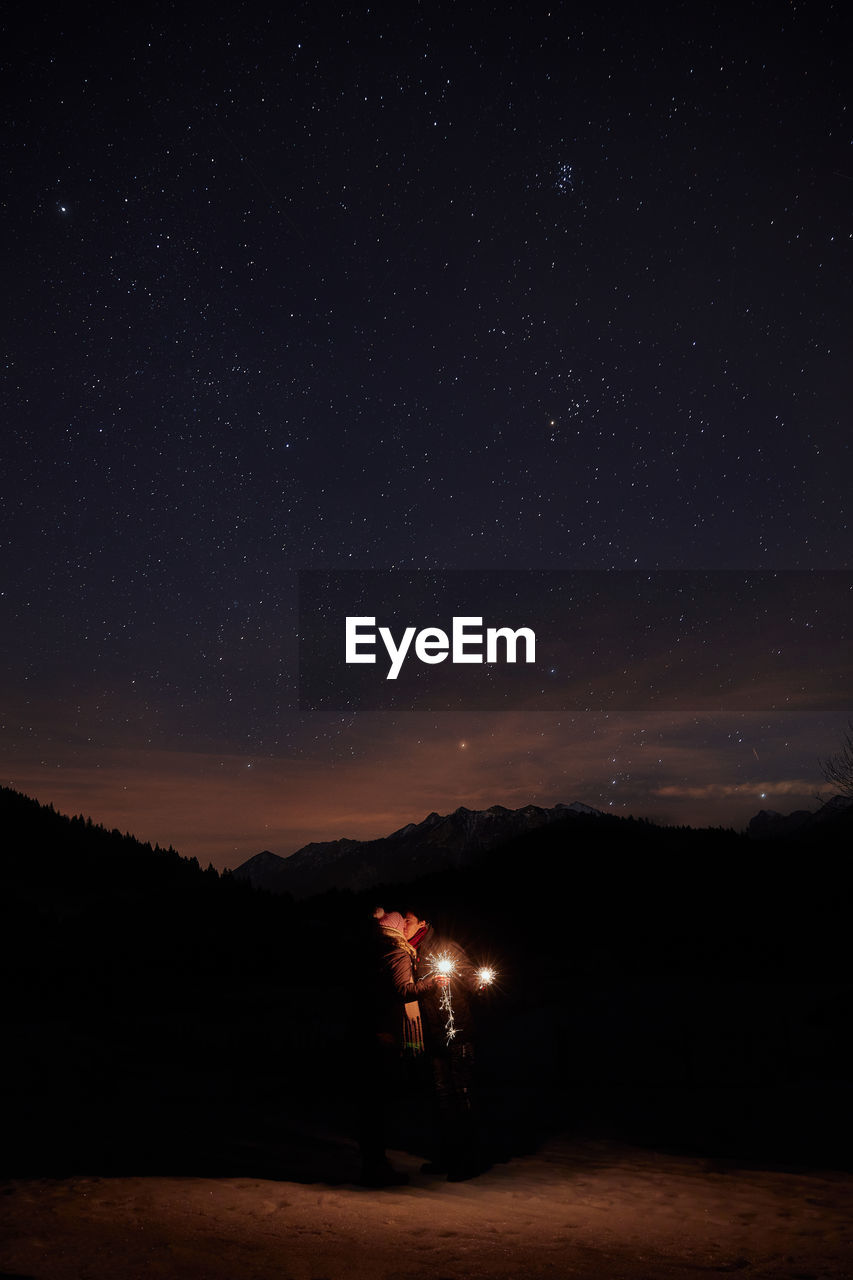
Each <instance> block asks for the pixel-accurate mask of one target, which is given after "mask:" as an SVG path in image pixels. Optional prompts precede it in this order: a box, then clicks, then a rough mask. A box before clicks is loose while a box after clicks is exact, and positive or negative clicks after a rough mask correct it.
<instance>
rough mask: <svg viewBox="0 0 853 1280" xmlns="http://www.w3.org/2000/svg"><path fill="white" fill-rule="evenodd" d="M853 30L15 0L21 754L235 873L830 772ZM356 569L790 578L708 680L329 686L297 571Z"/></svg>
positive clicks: (11, 640)
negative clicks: (603, 689) (610, 699)
mask: <svg viewBox="0 0 853 1280" xmlns="http://www.w3.org/2000/svg"><path fill="white" fill-rule="evenodd" d="M845 18H846V10H845V8H844V7H843V6H841V5H832V4H819V5H804V4H796V3H794V4H791V3H787V4H781V3H776V4H751V5H749V4H746V5H743V6H740V7H738V8H737V9H736V8H735V7H734V6H716V5H706V6H694V5H670V6H667V5H658V6H652V7H651V8H649V7H648V6H634V5H632V6H627V5H626V6H624V7H623V6H618V5H609V6H607V5H605V6H592V5H589V6H583V5H578V6H570V5H561V4H554V5H551V6H545V5H541V4H536V3H533V4H526V5H504V6H492V7H481V6H474V5H465V4H455V5H447V4H438V3H436V4H430V5H427V4H402V5H395V6H388V7H385V6H382V5H379V6H370V7H366V6H354V7H348V8H346V9H339V8H338V7H336V6H333V5H330V4H322V3H314V4H311V5H308V4H294V5H288V6H282V7H281V11H279V9H278V8H277V7H274V6H256V5H249V4H243V5H240V4H234V5H231V6H217V5H213V6H207V7H206V8H204V9H203V10H202V9H197V10H196V9H194V8H193V7H191V6H180V5H178V6H172V5H163V4H160V5H148V6H144V7H143V8H142V9H141V10H134V11H132V12H123V11H122V10H121V8H120V7H117V6H111V7H109V8H103V9H101V8H99V7H93V6H86V5H83V6H80V7H75V8H73V9H66V10H65V11H64V12H63V13H61V14H57V13H55V12H49V11H44V10H38V9H36V8H35V7H34V8H33V9H32V13H31V16H29V17H28V16H27V10H26V9H21V10H20V11H19V13H18V15H17V16H16V18H15V19H14V20H13V22H14V25H12V26H7V28H6V29H5V31H4V33H3V39H2V60H3V68H2V85H3V90H2V91H3V95H4V98H5V100H6V102H5V111H4V118H5V120H6V127H5V129H4V131H3V140H2V160H3V165H2V167H3V174H4V177H5V182H4V189H5V190H4V195H3V199H2V205H0V208H2V218H3V243H4V249H5V253H4V259H5V263H4V293H5V298H6V302H7V306H6V308H4V312H5V315H6V322H5V332H4V339H3V343H4V345H3V353H4V366H5V378H4V389H3V422H4V428H3V436H2V440H3V444H2V459H3V460H2V472H0V474H2V515H0V521H2V523H1V524H0V529H2V561H0V563H2V583H1V584H0V587H2V601H0V604H2V617H0V635H2V655H3V660H2V688H0V695H2V702H0V753H2V761H3V766H2V780H3V782H4V783H5V784H6V785H10V786H14V787H17V788H18V789H20V790H23V791H25V792H27V793H28V794H30V795H34V796H36V797H38V799H40V800H42V801H43V802H45V803H47V802H53V803H54V804H55V805H56V807H57V808H60V809H62V810H64V811H66V812H83V813H86V814H90V815H91V816H92V817H93V818H94V819H95V821H100V822H104V823H105V824H106V825H107V826H118V827H120V828H121V829H122V830H131V831H132V832H133V833H134V834H136V835H137V836H139V837H140V838H141V839H149V840H152V841H155V840H156V841H159V842H160V843H161V844H170V843H171V844H173V845H175V847H177V848H178V849H179V850H180V851H181V852H183V853H186V854H195V855H197V856H198V857H199V859H200V860H201V861H203V862H204V863H205V864H206V863H207V861H209V860H212V861H213V862H214V864H215V865H217V866H219V867H223V866H226V865H230V866H235V865H237V864H238V863H239V862H241V861H243V860H244V859H245V858H247V857H249V856H251V855H252V854H253V853H256V852H258V851H259V850H260V849H262V848H270V849H272V850H273V851H274V852H277V853H281V854H286V853H289V852H291V851H292V850H293V849H295V848H297V847H299V846H300V845H301V844H303V843H304V842H306V841H308V840H311V839H328V838H334V837H337V836H344V835H346V836H364V837H367V836H375V835H382V834H386V833H387V832H388V831H390V830H392V829H394V828H396V827H398V826H400V825H402V824H403V823H405V822H408V821H419V820H420V819H422V818H423V817H424V816H425V815H426V814H427V813H428V812H430V811H431V810H433V809H436V810H438V811H439V812H447V811H449V810H451V809H454V808H456V807H457V806H458V805H460V804H465V805H468V806H469V807H472V808H480V807H486V806H488V805H491V804H495V803H500V804H506V805H510V806H517V805H521V804H526V803H529V802H533V803H537V804H554V803H556V802H558V801H562V802H564V803H569V802H571V801H573V800H580V801H583V802H585V803H588V804H592V805H598V806H600V807H602V808H608V809H609V810H610V811H612V812H617V813H633V814H635V815H638V816H640V815H643V816H651V817H655V818H658V819H661V820H664V821H669V822H686V821H690V822H694V823H708V822H711V823H714V824H718V823H720V824H733V825H743V823H744V822H745V821H746V820H747V819H748V818H749V816H750V815H751V814H753V813H754V812H756V811H757V810H758V809H760V808H762V807H765V808H775V809H780V810H782V811H785V812H787V811H789V810H791V809H794V808H797V807H809V806H810V807H814V793H815V792H816V791H818V790H819V789H820V788H821V785H822V784H821V775H820V769H819V767H818V758H819V757H821V756H825V755H827V754H828V753H829V752H831V751H833V750H835V749H836V748H837V747H838V746H839V744H840V737H841V734H842V732H843V731H844V729H845V727H846V724H847V721H848V720H849V719H850V717H851V714H853V699H851V687H853V685H851V678H850V677H851V665H853V664H851V645H850V643H849V638H850V615H851V581H853V579H851V574H850V572H849V571H850V569H851V534H850V528H849V521H848V495H849V490H850V470H851V469H850V460H851V459H850V431H849V409H848V406H849V404H850V403H851V398H853V397H851V390H853V389H851V378H850V368H851V360H850V351H851V345H850V338H851V332H850V329H851V325H850V311H851V309H850V266H851V234H853V227H851V202H852V201H853V151H852V150H851V142H853V132H852V130H853V119H851V112H850V110H849V109H848V102H847V100H846V98H845V94H846V91H847V89H848V82H849V58H848V56H847V52H846V32H845V25H844V24H845ZM349 568H353V569H361V570H365V569H369V570H383V571H384V570H391V569H395V570H406V571H415V570H463V569H464V570H498V569H501V570H516V571H520V570H561V571H565V570H595V571H598V572H597V573H596V574H595V575H594V576H593V577H591V579H590V581H592V582H594V583H595V584H596V585H595V591H596V592H597V593H598V595H599V596H601V595H602V594H605V595H606V593H607V587H606V585H604V586H603V585H602V583H603V582H605V581H606V575H604V573H603V572H602V571H620V570H621V571H624V570H632V571H636V570H644V571H649V572H650V573H654V572H655V571H662V570H667V571H671V570H679V571H686V572H696V573H699V572H700V571H708V570H713V571H717V570H726V571H730V572H731V574H732V581H733V583H743V581H744V575H745V574H748V573H753V572H757V571H762V572H766V571H777V572H779V573H780V575H781V576H780V578H779V592H780V593H784V592H788V593H789V595H790V608H789V609H787V608H786V609H784V610H782V611H781V613H780V612H779V610H778V609H775V610H773V611H772V613H771V614H770V615H768V621H767V625H762V617H761V616H759V617H755V616H749V617H748V618H747V617H744V616H743V608H744V607H743V603H742V592H740V593H739V591H734V593H733V599H737V600H738V601H739V602H740V603H739V604H738V606H737V607H736V608H735V607H733V608H732V610H731V611H730V613H729V615H728V618H727V619H726V621H725V623H724V624H720V626H718V627H717V628H716V629H715V631H714V633H713V634H709V635H706V636H705V637H703V641H704V642H705V643H706V644H707V645H708V659H709V663H710V664H711V666H713V663H714V662H715V661H716V662H721V661H724V662H725V664H726V668H727V679H726V680H725V681H721V682H720V684H719V687H718V688H717V690H716V692H715V691H714V689H710V690H709V688H708V687H707V685H703V687H702V689H701V690H699V689H696V690H694V691H693V696H691V687H690V684H689V682H687V683H684V684H683V685H682V686H679V689H678V696H677V697H676V698H670V699H669V700H665V701H663V702H661V701H660V700H655V699H650V701H649V704H648V705H643V700H642V698H640V699H635V700H634V701H633V703H632V705H631V706H630V707H628V706H625V707H621V708H614V707H609V706H607V707H606V706H604V705H597V704H596V703H595V701H594V700H592V701H590V703H589V705H585V706H580V707H573V708H570V709H553V708H551V709H548V710H543V709H536V708H531V707H529V706H527V705H524V704H522V703H519V705H517V706H514V705H511V704H508V705H506V706H504V707H502V708H500V709H495V708H491V709H489V710H477V709H475V710H471V709H470V708H468V709H465V708H462V707H460V708H459V709H457V710H446V711H439V712H429V713H426V712H422V711H418V712H414V711H408V710H406V709H405V708H402V709H401V708H398V709H396V710H394V711H387V710H385V711H383V710H381V709H375V710H372V711H364V710H360V709H358V708H355V707H352V706H347V705H342V706H341V707H340V708H337V709H335V710H332V711H302V712H300V711H299V710H298V709H297V703H296V688H297V680H296V674H297V673H296V666H297V664H296V655H297V644H298V633H299V621H298V615H297V598H296V575H297V572H298V571H299V570H306V569H334V570H337V569H349ZM788 570H800V571H817V570H820V571H833V572H832V573H831V574H830V573H829V572H825V573H823V574H822V575H821V576H820V578H819V590H814V591H812V590H809V589H808V588H807V587H805V588H804V587H803V586H802V582H803V579H804V578H806V577H808V575H802V576H801V577H800V578H793V577H790V576H785V574H784V573H782V571H788ZM798 584H799V585H798ZM777 595H778V593H777ZM804 602H805V603H804ZM508 612H511V610H508ZM828 615H831V617H832V624H831V626H829V627H828V628H827V627H826V625H825V624H826V618H827V616H828ZM780 618H782V621H781V622H780V621H779V619H780ZM510 620H511V621H513V623H514V625H522V624H523V622H524V619H523V618H513V619H509V618H502V619H499V621H500V622H507V621H510ZM405 621H407V622H408V621H415V620H414V619H411V620H410V619H406V620H405ZM432 621H433V619H431V618H427V619H424V620H423V625H426V624H427V623H429V622H432ZM770 622H772V626H771V625H770ZM741 623H742V624H743V625H740V624H741ZM644 628H645V631H646V643H645V647H644V658H643V666H642V670H638V673H637V679H638V681H639V682H640V683H639V687H640V688H642V687H644V685H643V683H642V682H643V681H648V683H649V687H650V688H653V687H655V680H656V678H657V677H659V676H660V670H664V669H669V668H670V667H671V666H672V662H673V657H672V655H673V647H672V643H671V637H670V636H669V633H667V640H666V643H665V644H664V643H661V647H660V652H659V654H658V655H657V659H658V666H659V668H660V669H659V670H658V671H657V677H656V673H655V671H654V668H655V665H656V655H655V650H654V645H653V644H652V643H650V642H649V639H648V637H649V636H652V637H653V635H654V618H649V617H646V618H645V619H644ZM806 630H808V631H809V632H811V633H813V634H817V635H820V636H825V637H826V639H825V643H824V644H823V647H822V648H821V649H820V652H819V657H818V659H817V660H815V659H814V654H813V652H811V651H810V653H811V657H810V659H809V666H808V668H805V667H798V665H797V661H796V660H795V658H796V655H797V654H798V653H799V648H798V646H799V643H800V640H801V638H802V633H803V632H804V631H806ZM744 636H746V637H747V639H746V640H744V639H743V637H744ZM695 639H696V636H695V634H694V635H693V636H692V640H694V641H695ZM791 654H794V655H795V658H792V657H791V656H790V655H791ZM584 659H585V661H586V662H587V663H590V662H593V664H594V659H595V654H594V653H587V654H585V655H584ZM733 671H734V675H733V674H732V673H733ZM733 689H736V693H737V696H733V695H732V690H733ZM823 790H824V794H828V793H827V791H826V788H825V787H823Z"/></svg>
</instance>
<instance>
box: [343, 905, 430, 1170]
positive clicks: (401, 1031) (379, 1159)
mask: <svg viewBox="0 0 853 1280" xmlns="http://www.w3.org/2000/svg"><path fill="white" fill-rule="evenodd" d="M373 928H374V930H375V933H374V935H373V937H374V945H373V948H372V958H370V959H369V960H368V970H367V972H365V974H364V991H363V995H364V997H365V1007H364V1016H365V1024H364V1035H363V1037H362V1054H361V1068H362V1071H361V1084H360V1093H361V1106H360V1112H361V1114H360V1133H359V1147H360V1149H361V1158H362V1167H363V1172H362V1181H363V1182H364V1183H366V1184H367V1185H369V1186H374V1187H382V1186H395V1185H399V1183H401V1182H404V1181H406V1178H405V1176H404V1175H401V1174H398V1173H397V1172H396V1171H395V1169H394V1168H393V1166H392V1165H391V1164H390V1162H389V1160H388V1158H387V1156H386V1154H385V1109H386V1104H387V1102H388V1099H389V1097H390V1096H392V1095H393V1094H394V1093H395V1092H396V1091H397V1090H398V1089H399V1087H400V1084H401V1081H402V1077H401V1071H402V1060H403V1059H404V1058H407V1057H408V1058H413V1057H420V1056H422V1055H423V1052H424V1043H423V1032H422V1028H421V1021H420V1011H419V1008H418V1005H417V999H418V996H419V995H421V994H422V993H424V992H426V991H430V990H432V988H433V987H434V986H436V985H437V984H438V985H440V980H437V979H436V977H435V975H433V974H428V975H426V976H425V977H422V978H417V979H416V977H415V964H416V962H417V951H416V950H415V948H414V947H413V946H412V945H411V943H410V942H409V941H408V939H407V936H406V933H407V925H406V920H405V918H404V916H403V915H402V913H401V912H399V911H386V912H384V913H383V915H381V916H378V917H375V918H374V922H373Z"/></svg>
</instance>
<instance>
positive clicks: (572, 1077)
mask: <svg viewBox="0 0 853 1280" xmlns="http://www.w3.org/2000/svg"><path fill="white" fill-rule="evenodd" d="M824 825H825V824H824ZM846 830H847V828H846V827H845V826H844V825H843V824H841V825H839V828H838V836H837V841H833V840H830V839H829V838H828V837H827V834H826V830H825V829H824V830H822V831H821V833H820V838H819V839H818V838H817V837H816V838H815V840H814V841H813V842H811V843H808V842H807V841H806V840H805V839H804V838H802V839H799V840H798V841H796V842H794V843H792V842H785V841H779V840H774V839H773V838H767V839H765V840H762V841H760V842H755V841H751V840H750V839H749V838H748V837H747V836H746V835H741V834H737V833H735V832H732V831H725V830H709V829H704V830H691V829H689V828H680V829H675V828H669V829H666V828H659V827H656V826H653V825H652V824H650V823H646V822H642V821H634V820H632V819H621V818H610V817H605V818H601V817H595V816H590V815H583V814H580V815H577V814H575V815H573V816H572V817H570V818H568V817H567V818H566V819H564V820H558V821H554V822H551V823H549V824H547V825H546V826H544V827H541V828H539V829H537V830H533V831H529V832H526V833H525V834H524V835H522V836H520V837H518V838H516V839H515V840H512V841H509V842H507V843H505V844H502V845H500V846H498V847H495V848H493V849H490V850H488V851H487V852H484V853H483V854H482V855H481V856H480V857H478V858H476V859H475V860H473V861H472V862H470V863H469V864H467V865H465V866H461V867H458V868H454V869H444V870H442V871H438V872H435V873H432V874H430V875H428V876H424V877H421V878H419V879H417V880H415V881H412V882H409V883H406V884H403V885H399V884H393V883H388V884H384V885H374V886H371V888H370V889H368V890H365V891H363V892H361V893H354V892H352V891H340V890H331V891H328V892H326V893H324V894H321V895H317V896H315V897H312V898H309V899H306V900H305V901H302V902H296V901H294V900H293V899H291V898H289V897H288V896H286V895H285V896H277V895H272V894H270V893H266V892H262V891H258V890H254V889H252V888H251V887H250V886H248V885H246V884H245V883H240V882H239V881H238V880H236V879H235V878H234V877H233V876H230V875H227V874H226V875H222V876H220V875H218V874H217V873H216V871H215V870H213V869H212V868H208V869H207V870H202V869H201V868H200V867H199V865H198V863H197V862H196V861H195V860H192V859H189V860H188V859H184V858H181V857H180V856H179V855H178V854H177V853H176V852H175V851H174V850H170V849H167V850H159V849H156V848H151V846H148V845H144V844H141V843H139V842H138V841H135V840H134V839H133V838H132V837H130V836H127V835H122V834H120V833H119V832H115V831H113V832H108V831H105V830H104V829H103V828H100V827H97V826H96V825H94V824H92V823H90V822H89V821H88V820H83V819H81V818H66V817H63V816H61V815H59V814H56V813H55V812H54V811H53V810H52V809H51V808H50V807H45V806H42V805H39V804H37V803H36V802H35V801H32V800H29V799H28V798H27V797H23V796H20V795H19V794H18V793H16V792H12V791H9V790H7V789H4V790H2V791H0V834H2V843H3V849H4V853H3V855H2V858H0V887H2V903H3V906H2V922H0V923H1V924H2V944H0V945H2V958H3V965H4V972H5V973H6V975H7V997H6V1001H5V1002H4V1014H3V1021H4V1032H5V1039H6V1043H7V1044H8V1045H10V1046H11V1050H10V1051H9V1052H8V1053H7V1055H6V1058H5V1062H4V1073H5V1082H4V1096H5V1097H6V1099H7V1100H9V1101H8V1103H7V1115H6V1116H5V1117H4V1120H5V1125H6V1130H7V1133H8V1142H7V1144H6V1159H7V1160H8V1161H9V1171H10V1172H15V1173H26V1172H30V1173H41V1174H44V1173H50V1172H57V1171H60V1172H62V1171H65V1172H68V1171H72V1172H73V1171H80V1170H81V1169H85V1170H86V1171H88V1172H105V1171H112V1172H128V1171H135V1172H140V1171H145V1170H146V1169H153V1168H158V1169H160V1170H161V1171H162V1170H163V1169H165V1168H168V1169H169V1170H170V1171H172V1172H176V1171H177V1172H180V1171H194V1172H204V1171H206V1170H214V1169H222V1168H228V1169H231V1170H236V1171H239V1170H240V1169H244V1168H246V1167H247V1165H246V1162H247V1161H250V1162H252V1167H253V1168H255V1169H256V1170H257V1168H258V1167H262V1168H268V1167H269V1168H271V1167H273V1166H275V1165H276V1163H278V1164H279V1165H280V1163H281V1161H282V1159H284V1158H285V1157H284V1155H283V1152H284V1150H285V1148H286V1150H287V1152H289V1153H290V1154H289V1155H288V1156H287V1158H288V1159H290V1160H292V1161H294V1160H295V1162H296V1164H295V1165H293V1166H292V1167H291V1166H289V1168H290V1171H291V1173H294V1169H295V1171H296V1174H298V1172H299V1168H298V1167H297V1166H299V1161H300V1160H304V1161H306V1165H305V1168H306V1169H307V1168H309V1166H310V1169H311V1171H312V1173H313V1174H316V1163H312V1161H314V1162H316V1159H317V1158H319V1157H318V1156H317V1151H318V1148H317V1146H316V1144H314V1145H313V1146H311V1151H312V1152H313V1155H312V1156H311V1158H310V1160H309V1156H308V1154H307V1151H306V1150H303V1149H302V1148H299V1151H300V1152H301V1154H299V1155H298V1156H294V1155H293V1150H294V1148H293V1141H292V1132H293V1126H294V1124H296V1121H295V1120H294V1108H296V1109H297V1110H299V1111H300V1112H303V1113H305V1114H310V1113H311V1112H312V1109H313V1110H314V1111H315V1112H317V1113H318V1114H322V1115H323V1116H325V1117H326V1120H327V1121H328V1117H329V1116H331V1117H333V1118H336V1122H337V1123H339V1124H340V1125H341V1126H342V1127H343V1128H344V1129H346V1125H347V1123H348V1120H347V1114H348V1113H347V1106H348V1103H347V1094H346V1091H347V1084H346V1082H347V1072H348V1060H349V1056H350V1055H351V1052H352V1050H351V1036H352V1020H351V1009H352V1008H353V1007H354V1004H353V993H354V992H357V989H358V982H359V971H358V964H357V956H358V943H359V937H360V934H361V932H362V931H363V929H364V927H365V922H366V921H367V920H368V919H369V916H370V914H371V912H372V909H373V907H374V906H375V905H377V904H381V905H383V906H385V907H386V908H403V909H405V908H406V907H407V906H409V905H412V906H413V907H414V908H415V909H416V910H418V911H419V912H420V913H421V914H423V915H426V916H427V917H428V918H429V919H431V920H433V922H434V923H435V924H436V925H437V926H438V927H439V929H440V931H441V932H442V933H444V934H446V935H449V936H451V937H454V938H456V939H457V940H458V941H459V942H460V943H461V944H462V945H463V946H464V947H465V948H466V950H467V951H468V952H469V954H470V955H471V956H472V957H474V958H475V959H478V960H481V961H483V962H486V961H488V962H489V963H491V964H493V965H494V966H495V967H496V969H497V970H498V981H497V983H496V987H495V990H494V992H493V993H492V995H491V997H490V999H489V1002H488V1004H487V1006H486V1007H484V1009H483V1011H482V1023H481V1027H480V1031H479V1033H478V1045H479V1048H478V1054H479V1060H480V1071H481V1077H482V1081H483V1092H484V1096H485V1097H486V1098H487V1099H488V1105H489V1108H490V1115H491V1118H492V1119H491V1123H492V1124H493V1126H494V1127H495V1129H496V1131H497V1132H498V1134H499V1136H500V1138H501V1140H502V1141H503V1142H504V1143H505V1145H506V1147H507V1150H509V1151H512V1150H521V1149H530V1147H531V1146H535V1144H536V1142H537V1141H538V1136H537V1135H539V1134H547V1133H548V1132H553V1131H555V1130H556V1129H558V1128H565V1127H566V1126H568V1127H569V1128H572V1129H574V1130H576V1131H579V1132H586V1133H591V1134H609V1135H615V1136H619V1137H627V1138H629V1139H630V1140H632V1141H638V1142H648V1143H650V1144H652V1145H669V1146H671V1147H678V1148H690V1149H695V1150H701V1151H704V1152H707V1153H710V1154H714V1153H716V1154H733V1153H735V1154H736V1153H741V1154H744V1153H745V1154H748V1155H750V1156H751V1157H752V1156H754V1157H756V1158H758V1157H760V1158H772V1159H775V1160H777V1161H784V1162H790V1161H792V1160H801V1161H802V1160H820V1162H822V1163H827V1162H829V1163H836V1164H839V1163H842V1164H843V1163H845V1162H846V1161H848V1160H849V1150H850V1145H849V1140H850V1136H851V1134H850V1119H849V1117H850V1108H849V1106H848V1105H847V1103H848V1100H849V1094H850V1090H851V1068H850V1063H849V1058H848V1057H847V1056H846V1055H845V1054H844V1052H843V1045H844V1044H845V1043H846V1029H847V1008H848V1006H849V997H850V981H849V964H848V959H847V939H848V923H847V922H848V920H849V914H850V902H849V891H848V884H847V879H848V878H847V870H846V862H845V861H844V860H843V859H841V858H840V857H839V856H838V854H839V852H840V850H841V849H842V848H844V849H845V850H846V849H847V848H848V847H849V845H847V843H846V842H845V831H846ZM780 1116H784V1122H780ZM288 1135H289V1136H288Z"/></svg>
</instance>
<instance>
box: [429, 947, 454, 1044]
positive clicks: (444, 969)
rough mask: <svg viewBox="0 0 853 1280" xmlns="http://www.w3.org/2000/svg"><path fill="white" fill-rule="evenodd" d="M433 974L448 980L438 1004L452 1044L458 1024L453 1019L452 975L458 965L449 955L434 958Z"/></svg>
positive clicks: (448, 1039)
mask: <svg viewBox="0 0 853 1280" xmlns="http://www.w3.org/2000/svg"><path fill="white" fill-rule="evenodd" d="M432 972H433V973H437V974H438V975H439V977H442V978H446V979H447V980H448V981H447V982H445V983H442V990H441V999H440V1000H439V1002H438V1007H439V1009H440V1010H441V1011H442V1013H443V1014H444V1015H445V1023H444V1034H445V1035H446V1037H447V1043H448V1044H450V1041H451V1040H452V1039H453V1037H454V1036H455V1035H456V1032H457V1026H456V1022H455V1020H454V1017H453V1001H452V999H451V996H450V975H451V974H453V973H455V972H456V964H455V962H454V961H453V959H452V958H451V957H450V956H449V955H446V954H445V955H440V956H433V958H432Z"/></svg>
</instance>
